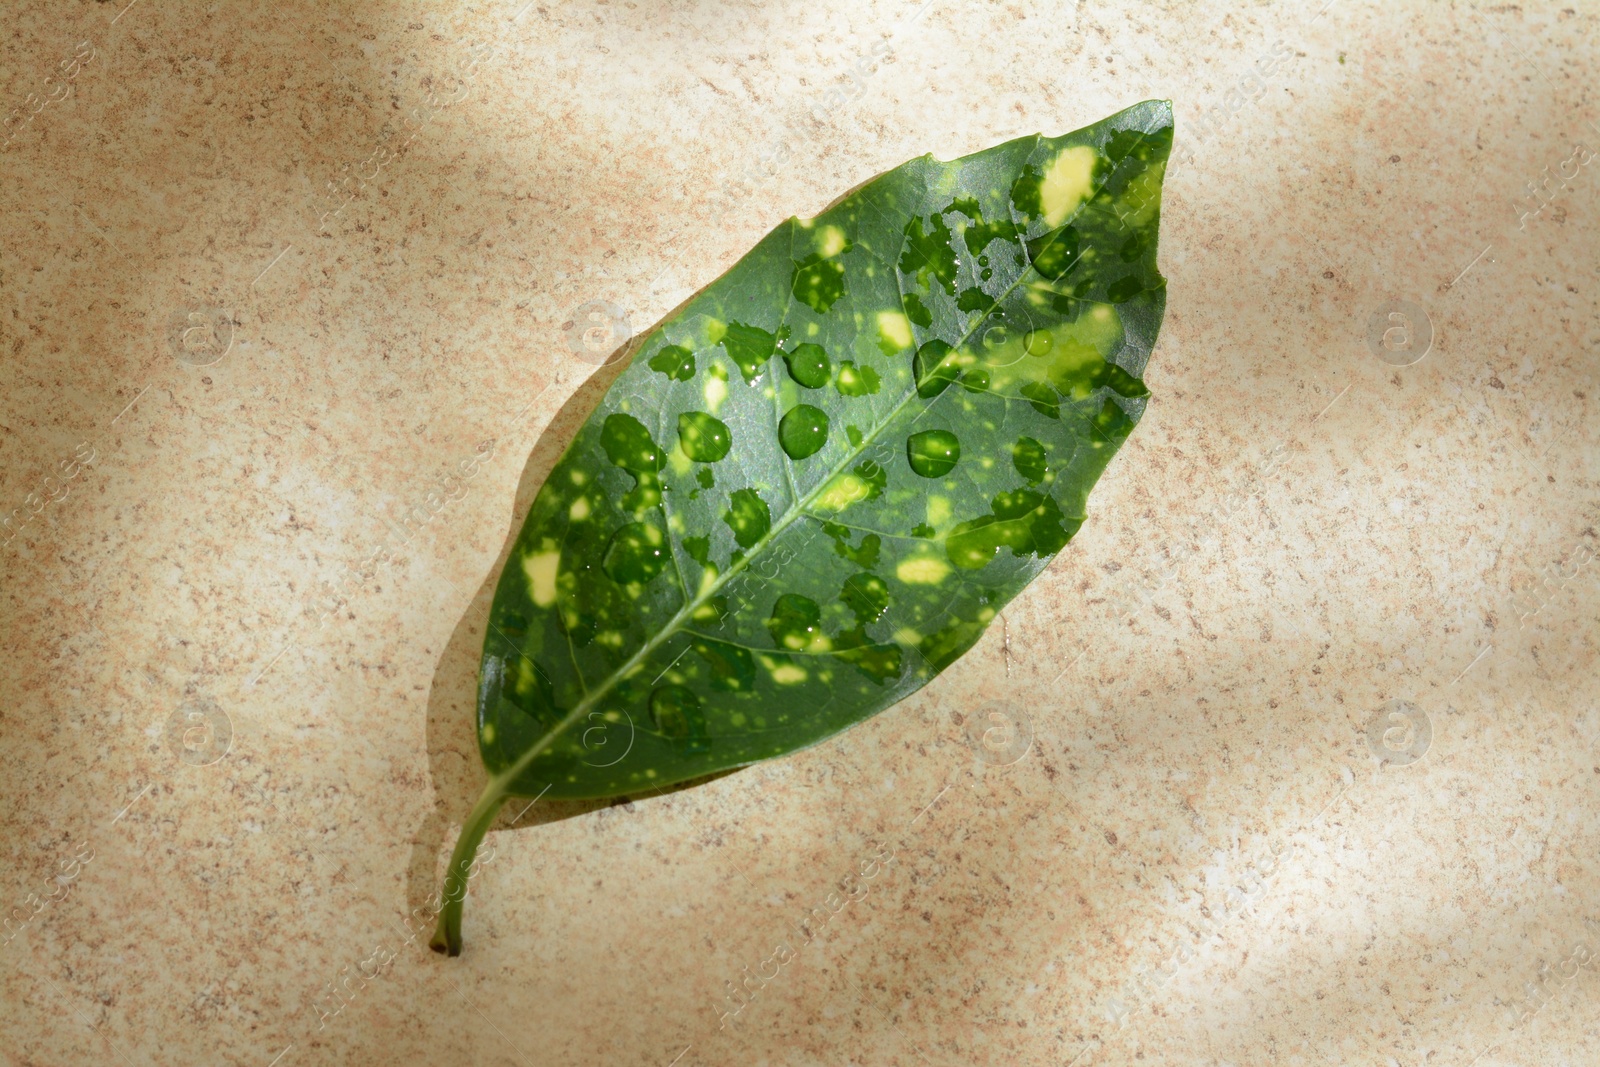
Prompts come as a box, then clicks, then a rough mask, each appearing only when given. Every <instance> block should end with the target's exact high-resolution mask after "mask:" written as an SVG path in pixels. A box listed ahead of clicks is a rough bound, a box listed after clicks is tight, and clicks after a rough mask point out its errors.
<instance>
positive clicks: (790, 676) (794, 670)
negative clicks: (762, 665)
mask: <svg viewBox="0 0 1600 1067" xmlns="http://www.w3.org/2000/svg"><path fill="white" fill-rule="evenodd" d="M772 680H773V681H774V682H777V683H778V684H779V685H799V684H800V683H801V682H803V681H805V680H806V672H805V671H804V670H803V669H802V668H800V667H796V666H795V665H794V664H793V663H785V664H784V665H783V666H781V667H779V668H778V669H777V670H775V671H773V672H772Z"/></svg>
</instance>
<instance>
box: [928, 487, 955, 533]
mask: <svg viewBox="0 0 1600 1067" xmlns="http://www.w3.org/2000/svg"><path fill="white" fill-rule="evenodd" d="M949 521H950V498H949V497H943V496H937V495H935V496H930V497H929V498H928V525H929V526H932V527H933V528H934V529H936V530H937V529H938V528H939V527H941V526H943V525H944V524H945V523H947V522H949Z"/></svg>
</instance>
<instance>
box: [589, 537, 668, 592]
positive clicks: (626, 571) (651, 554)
mask: <svg viewBox="0 0 1600 1067" xmlns="http://www.w3.org/2000/svg"><path fill="white" fill-rule="evenodd" d="M604 566H605V569H606V573H607V574H609V575H610V576H611V577H612V579H613V580H614V581H617V582H620V583H621V584H623V585H627V584H629V583H631V582H648V581H649V580H650V579H652V578H654V577H655V576H656V575H658V574H660V573H661V572H662V571H663V570H665V569H666V567H667V535H666V534H664V533H662V532H661V528H660V527H659V526H656V525H654V524H652V523H648V522H630V523H628V524H627V525H626V526H624V527H622V529H620V530H618V531H617V532H616V533H615V534H612V535H611V544H610V546H608V547H607V548H606V555H605V562H604Z"/></svg>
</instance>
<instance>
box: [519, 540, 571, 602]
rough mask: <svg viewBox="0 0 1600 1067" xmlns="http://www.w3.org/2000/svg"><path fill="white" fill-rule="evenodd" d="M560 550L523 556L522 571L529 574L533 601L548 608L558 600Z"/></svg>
mask: <svg viewBox="0 0 1600 1067" xmlns="http://www.w3.org/2000/svg"><path fill="white" fill-rule="evenodd" d="M560 565H561V553H560V552H534V553H532V554H530V555H526V556H523V557H522V573H524V574H526V575H527V576H528V585H529V587H530V589H531V595H532V596H533V602H534V603H535V604H537V605H539V606H540V607H541V608H547V607H549V606H550V605H551V604H554V603H555V602H556V569H557V568H558V567H559V566H560Z"/></svg>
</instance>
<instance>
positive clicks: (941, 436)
mask: <svg viewBox="0 0 1600 1067" xmlns="http://www.w3.org/2000/svg"><path fill="white" fill-rule="evenodd" d="M906 458H907V459H908V460H910V461H911V469H912V470H914V471H916V472H917V473H918V474H920V475H922V476H923V477H924V478H942V477H944V476H945V475H946V474H949V473H950V472H951V471H952V470H954V469H955V465H956V462H957V461H958V460H960V459H961V442H960V441H958V440H957V439H956V435H955V434H953V433H951V432H950V431H949V430H924V431H922V432H921V433H914V434H912V435H911V436H910V437H908V438H907V439H906Z"/></svg>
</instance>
